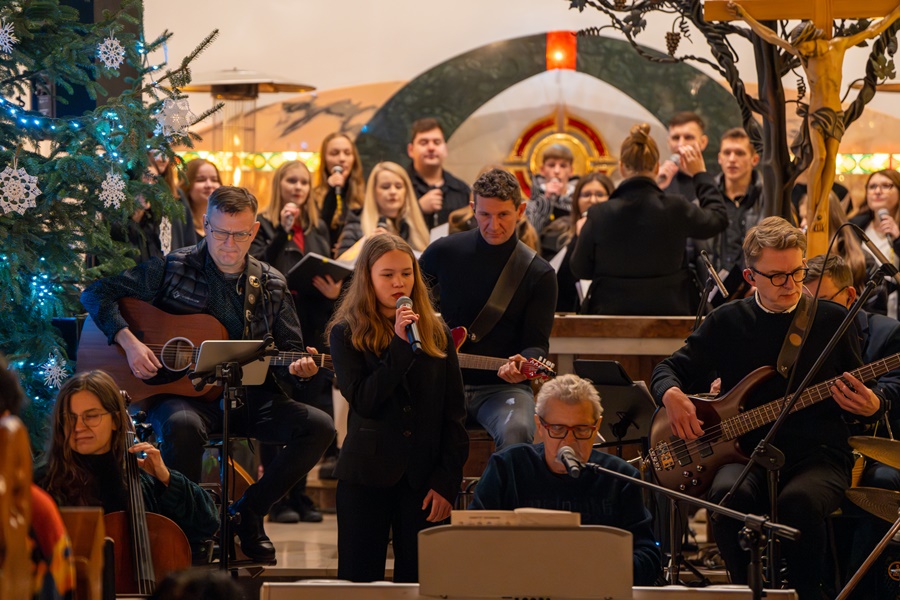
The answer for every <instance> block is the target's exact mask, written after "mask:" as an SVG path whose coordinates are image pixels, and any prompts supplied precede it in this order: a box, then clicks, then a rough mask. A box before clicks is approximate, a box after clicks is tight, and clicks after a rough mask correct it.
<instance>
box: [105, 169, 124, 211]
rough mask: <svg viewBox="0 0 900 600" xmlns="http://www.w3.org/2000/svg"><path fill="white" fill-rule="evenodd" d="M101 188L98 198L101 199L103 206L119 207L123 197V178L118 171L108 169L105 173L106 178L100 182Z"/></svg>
mask: <svg viewBox="0 0 900 600" xmlns="http://www.w3.org/2000/svg"><path fill="white" fill-rule="evenodd" d="M100 188H101V189H102V190H103V191H102V192H100V199H101V200H103V206H104V207H106V208H110V207H113V208H119V207H120V206H122V200H124V199H125V192H124V190H125V180H123V179H122V176H121V175H119V174H118V173H114V172H113V171H110V172H109V173H107V174H106V179H104V180H103V183H101V184H100Z"/></svg>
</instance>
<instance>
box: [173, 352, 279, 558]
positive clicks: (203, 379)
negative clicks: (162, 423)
mask: <svg viewBox="0 0 900 600" xmlns="http://www.w3.org/2000/svg"><path fill="white" fill-rule="evenodd" d="M267 356H278V349H277V348H276V347H275V340H274V338H272V336H271V335H269V334H267V335H266V337H265V339H263V341H262V343H261V344H260V345H259V347H258V348H257V349H256V350H255V351H253V352H251V353H250V354H248V355H246V356H244V357H243V358H238V359H235V360H230V361H224V362H221V363H219V364H217V365H216V366H215V368H213V369H210V370H208V371H201V372H199V373H198V372H196V371H191V372H189V373H188V377H189V378H190V379H191V381H193V383H194V389H196V390H197V391H199V390H202V389H203V388H204V387H205V386H206V385H210V384H212V385H217V386H221V387H224V388H225V391H224V394H223V400H222V450H221V452H220V456H219V459H220V461H221V462H220V464H219V478H220V479H221V485H222V504H221V507H220V511H219V520H220V521H219V522H220V525H219V569H220V570H222V571H227V570H229V566H228V562H229V559H230V556H229V548H230V546H231V545H232V543H231V537H230V536H231V535H232V533H231V521H232V519H235V516H234V515H231V514H230V513H229V500H228V480H229V467H230V462H231V461H230V459H231V447H230V446H231V442H230V436H229V429H228V424H229V414H230V413H231V409H233V408H237V405H238V402H240V400H241V399H240V391H241V390H243V388H242V387H241V381H242V379H243V371H242V369H241V367H243V366H244V365H248V364H250V363H252V362H255V361H257V360H263V359H264V358H265V357H267ZM197 360H198V362H199V360H200V357H199V356H198V357H197ZM235 523H240V517H239V516H238V517H237V520H236V521H235Z"/></svg>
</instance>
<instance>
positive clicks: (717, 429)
mask: <svg viewBox="0 0 900 600" xmlns="http://www.w3.org/2000/svg"><path fill="white" fill-rule="evenodd" d="M891 364H893V365H894V367H889V365H891ZM878 366H880V368H876V367H878ZM897 366H900V354H895V355H893V356H890V357H888V358H885V359H883V360H880V361H876V362H874V363H870V364H868V365H864V366H862V367H860V368H859V369H857V370H856V371H851V374H852V375H853V376H854V377H856V378H857V379H860V380H861V381H867V380H869V379H873V378H874V377H876V376H878V374H879V371H881V373H886V372H887V371H890V370H892V369H893V368H896V367H897ZM838 379H840V376H838V377H833V378H831V379H828V380H826V381H823V382H821V383H818V384H816V385H814V386H813V387H811V388H809V389H808V390H806V391H805V392H803V394H802V395H801V396H800V399H799V400H798V401H797V403H796V404H795V405H794V407H793V409H792V410H791V412H792V413H793V412H796V411H798V410H800V409H802V408H806V407H807V402H808V401H809V400H810V399H811V398H812V395H813V393H815V394H816V395H818V396H819V397H818V398H817V399H815V400H814V401H813V404H814V403H816V402H819V401H821V400H824V399H826V398H830V397H831V393H830V392H828V391H827V390H828V389H829V388H830V387H831V386H832V385H833V384H834V382H836V381H837V380H838ZM822 390H826V391H825V392H824V393H823V391H822ZM784 402H787V400H786V399H781V400H775V401H773V402H768V403H766V404H762V405H760V406H757V407H755V408H752V409H750V410H748V411H746V412H743V413H741V414H739V415H735V416H733V417H729V418H728V419H725V420H724V421H722V422H721V423H719V424H718V425H714V426H712V427H710V428H709V429H707V430H704V432H703V435H701V436H700V437H698V438H697V439H696V440H690V441H687V440H681V441H682V442H683V443H684V445H683V446H681V447H679V448H678V449H675V448H673V449H672V452H674V453H675V454H676V455H677V454H678V452H679V451H681V452H684V451H687V452H689V453H692V452H693V451H695V450H699V448H700V447H701V446H710V447H714V446H719V445H721V444H724V443H726V442H731V441H732V440H734V439H736V438H738V437H740V436H741V435H744V434H746V433H749V432H750V431H753V430H754V429H757V428H758V427H761V426H762V425H765V424H766V423H765V422H761V423H760V424H759V425H757V426H756V427H753V428H751V429H749V430H747V431H743V432H741V433H737V435H734V436H733V437H731V438H728V439H719V440H718V441H712V439H713V438H716V437H719V435H720V434H721V433H722V432H723V431H724V427H725V424H730V423H732V422H734V421H737V420H744V421H746V420H750V421H752V420H753V419H756V418H758V417H759V416H760V413H764V412H766V411H767V410H769V408H771V407H772V406H773V405H775V404H782V403H784ZM779 411H780V408H779ZM776 418H777V417H776ZM769 422H771V421H769ZM679 440H680V438H677V437H676V439H675V440H669V441H666V442H665V443H667V444H674V443H676V442H677V441H679ZM654 449H655V448H654Z"/></svg>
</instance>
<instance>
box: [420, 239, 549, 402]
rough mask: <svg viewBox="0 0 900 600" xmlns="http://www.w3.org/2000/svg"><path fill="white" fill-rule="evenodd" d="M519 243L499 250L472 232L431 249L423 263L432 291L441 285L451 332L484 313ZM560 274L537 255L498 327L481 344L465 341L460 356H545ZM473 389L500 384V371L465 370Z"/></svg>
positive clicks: (443, 308) (442, 303)
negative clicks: (495, 285) (483, 309)
mask: <svg viewBox="0 0 900 600" xmlns="http://www.w3.org/2000/svg"><path fill="white" fill-rule="evenodd" d="M518 243H519V241H518V239H517V238H516V236H512V237H511V238H510V239H509V240H508V241H507V242H505V243H503V244H498V245H496V246H494V245H491V244H488V243H487V242H486V241H484V238H483V237H481V231H479V230H478V229H473V230H471V231H464V232H462V233H455V234H453V235H450V236H447V237H444V238H441V239H439V240H437V241H435V242H434V243H432V244H430V245H429V246H428V248H426V249H425V252H423V253H422V257H421V258H420V259H419V264H420V266H421V267H422V271H423V273H424V274H425V276H426V277H427V278H428V279H429V280H430V283H431V285H432V287H434V286H439V287H440V290H439V291H438V292H437V293H438V297H439V298H440V306H441V315H442V316H443V317H444V321H446V322H447V324H448V325H449V326H450V327H459V326H463V327H470V326H471V325H472V322H473V321H474V320H475V317H476V316H478V313H479V312H481V309H482V307H484V305H485V304H486V303H487V300H488V298H489V297H490V295H491V292H492V291H493V288H494V284H495V283H496V281H497V279H498V278H499V277H500V273H501V272H502V271H503V267H504V266H505V265H506V261H507V260H509V257H510V255H511V254H512V252H513V250H514V249H515V247H516V244H518ZM556 291H557V286H556V273H555V272H554V271H553V267H551V266H550V264H549V263H548V262H547V261H545V260H544V259H542V258H541V257H539V256H537V257H535V258H534V260H533V261H532V262H531V265H529V267H528V270H527V271H526V272H525V277H524V278H523V280H522V283H521V284H520V285H519V288H518V289H517V290H516V293H515V294H514V295H513V297H512V300H510V303H509V306H508V307H507V309H506V312H505V313H504V314H503V316H502V317H501V318H500V320H499V321H498V322H497V324H496V325H495V326H494V328H493V329H492V330H491V331H490V333H488V334H487V335H486V336H484V337H483V338H482V339H481V340H480V341H478V342H471V341H470V342H467V343H466V344H465V345H464V346H463V347H462V348H461V352H463V353H465V354H478V355H481V356H497V357H501V358H509V357H510V356H513V355H514V354H517V353H519V354H522V356H524V357H525V358H537V357H539V356H547V354H548V353H549V349H550V330H551V329H552V328H553V317H554V310H555V308H556ZM463 380H464V381H465V382H466V384H469V385H501V384H504V383H505V382H504V381H503V380H502V379H500V378H499V377H497V373H496V371H473V370H470V369H464V370H463Z"/></svg>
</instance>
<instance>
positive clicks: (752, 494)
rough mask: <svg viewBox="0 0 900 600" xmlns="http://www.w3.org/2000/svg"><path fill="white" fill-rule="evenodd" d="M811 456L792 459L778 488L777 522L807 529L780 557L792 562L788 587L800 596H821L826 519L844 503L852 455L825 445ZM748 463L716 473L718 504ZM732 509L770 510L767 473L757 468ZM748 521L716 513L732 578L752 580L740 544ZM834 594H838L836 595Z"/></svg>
mask: <svg viewBox="0 0 900 600" xmlns="http://www.w3.org/2000/svg"><path fill="white" fill-rule="evenodd" d="M816 450H817V451H815V452H811V453H810V454H808V455H807V456H805V457H803V458H800V459H796V460H793V461H788V462H787V464H786V465H785V467H784V468H783V469H782V470H781V473H780V485H779V490H778V506H777V509H778V519H777V520H778V523H781V524H783V525H790V526H791V527H796V528H797V529H799V530H800V533H801V534H802V535H801V536H800V539H799V540H798V541H796V542H791V541H788V540H785V541H782V542H781V556H782V558H784V559H785V560H786V562H787V566H788V583H789V587H791V588H795V589H796V590H797V593H798V595H799V597H800V598H801V599H806V598H816V599H818V598H820V597H821V591H820V584H822V583H825V582H826V575H825V551H826V546H827V543H826V540H827V535H826V530H825V520H826V518H827V517H828V516H829V515H830V514H831V513H833V512H834V511H835V510H837V508H838V507H839V506H840V505H841V501H842V500H843V498H844V492H845V491H846V490H847V488H848V487H850V467H851V460H850V455H849V453H848V454H847V455H846V456H844V455H842V454H840V453H838V452H837V451H835V450H833V449H831V448H826V447H820V448H818V449H816ZM743 468H744V465H739V464H729V465H725V466H723V467H722V468H721V469H719V472H718V473H716V477H715V479H714V480H713V483H712V487H711V488H710V490H709V501H710V502H715V503H716V504H718V503H719V502H721V500H722V499H723V498H724V497H725V494H727V493H728V491H729V490H730V489H731V486H732V484H733V483H734V482H735V481H737V478H738V476H739V475H740V472H741V471H742V470H743ZM727 506H728V508H733V509H735V510H738V511H741V512H744V513H752V514H755V515H765V514H770V513H771V509H770V506H769V486H768V474H767V473H766V472H765V471H764V470H763V469H762V468H761V467H754V468H753V469H752V470H751V471H750V475H749V476H748V477H747V479H746V480H745V481H744V483H743V484H742V485H741V487H740V488H738V491H737V492H736V493H735V495H734V496H733V497H732V498H731V500H730V501H729V502H728V505H727ZM741 527H743V523H740V522H738V521H735V520H733V519H728V518H721V517H713V534H714V535H715V538H716V544H717V545H718V546H719V551H720V552H721V554H722V558H723V559H725V566H726V567H728V573H729V575H730V576H731V580H732V583H736V584H746V583H747V566H748V564H749V563H750V553H749V552H746V551H744V550H743V549H741V547H740V542H739V538H738V535H739V532H740V530H741ZM832 597H833V595H832Z"/></svg>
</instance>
